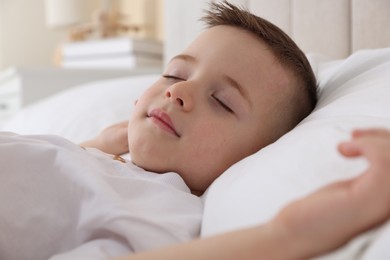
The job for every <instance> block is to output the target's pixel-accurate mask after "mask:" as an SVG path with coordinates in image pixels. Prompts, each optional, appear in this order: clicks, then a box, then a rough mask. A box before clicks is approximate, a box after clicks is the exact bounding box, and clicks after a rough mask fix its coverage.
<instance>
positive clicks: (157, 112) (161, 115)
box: [148, 109, 180, 137]
mask: <svg viewBox="0 0 390 260" xmlns="http://www.w3.org/2000/svg"><path fill="white" fill-rule="evenodd" d="M148 118H150V119H151V120H152V122H153V123H154V124H155V125H156V126H157V127H159V128H160V129H161V130H163V131H165V132H168V133H169V134H172V135H174V136H176V137H180V134H179V133H178V132H177V131H176V129H175V126H174V124H173V122H172V119H171V118H170V117H169V115H168V114H167V113H165V112H164V111H162V110H161V109H153V110H152V111H151V112H150V113H149V114H148Z"/></svg>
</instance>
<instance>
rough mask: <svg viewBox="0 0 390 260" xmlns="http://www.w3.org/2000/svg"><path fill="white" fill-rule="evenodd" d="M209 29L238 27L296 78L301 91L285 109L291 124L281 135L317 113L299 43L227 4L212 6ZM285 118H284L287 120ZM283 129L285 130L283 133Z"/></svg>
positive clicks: (313, 86)
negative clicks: (267, 50)
mask: <svg viewBox="0 0 390 260" xmlns="http://www.w3.org/2000/svg"><path fill="white" fill-rule="evenodd" d="M201 20H202V21H204V22H205V23H206V24H207V26H208V27H209V28H210V27H214V26H218V25H229V26H235V27H238V28H241V29H244V30H246V31H249V32H251V33H253V34H254V35H255V36H257V37H258V38H259V39H260V40H262V41H263V42H264V43H265V44H267V45H268V46H269V47H270V48H271V52H272V53H273V54H274V55H275V57H276V58H277V59H278V61H279V62H280V64H281V65H282V66H283V67H284V68H286V69H287V70H288V71H290V72H291V74H292V75H293V76H294V77H295V82H297V83H298V84H297V85H298V90H297V91H294V93H295V94H294V95H293V97H291V98H290V102H288V103H290V105H289V106H288V107H286V110H287V114H288V118H283V119H286V120H287V122H288V124H287V125H284V126H282V127H281V128H282V129H280V130H281V132H283V133H280V135H281V134H284V133H285V132H287V131H289V130H291V129H292V128H293V127H294V126H295V125H297V124H298V123H299V122H300V121H301V120H302V119H303V118H305V117H306V116H307V115H308V114H310V112H311V111H312V110H313V109H314V107H315V105H316V103H317V83H316V79H315V76H314V73H313V70H312V68H311V66H310V63H309V61H308V60H307V58H306V56H305V54H304V53H303V52H302V51H301V50H300V49H299V47H298V46H297V45H296V43H295V42H294V41H293V40H292V39H291V38H290V37H289V36H288V35H287V34H286V33H284V32H283V31H282V30H281V29H280V28H278V27H277V26H276V25H274V24H272V23H270V22H269V21H267V20H265V19H263V18H261V17H258V16H256V15H254V14H252V13H250V12H249V11H248V10H246V9H243V8H238V7H236V6H234V5H232V4H230V3H228V2H227V1H223V2H221V3H215V2H214V3H210V8H209V10H206V15H205V16H204V17H203V18H202V19H201ZM284 117H285V116H284ZM283 128H284V129H283Z"/></svg>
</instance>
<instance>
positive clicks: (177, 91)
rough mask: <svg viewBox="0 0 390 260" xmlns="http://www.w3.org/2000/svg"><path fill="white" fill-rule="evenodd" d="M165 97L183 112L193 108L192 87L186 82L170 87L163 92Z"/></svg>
mask: <svg viewBox="0 0 390 260" xmlns="http://www.w3.org/2000/svg"><path fill="white" fill-rule="evenodd" d="M165 97H167V98H168V99H169V100H170V101H171V102H173V103H174V104H176V105H178V106H180V107H181V109H183V110H184V111H190V110H191V109H192V108H193V106H194V93H193V86H192V85H191V83H189V82H188V81H182V82H178V83H175V84H173V85H171V86H170V87H169V88H167V90H166V91H165Z"/></svg>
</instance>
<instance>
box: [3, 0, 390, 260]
mask: <svg viewBox="0 0 390 260" xmlns="http://www.w3.org/2000/svg"><path fill="white" fill-rule="evenodd" d="M232 2H234V3H236V4H241V5H244V6H247V7H248V8H249V9H250V10H251V11H253V12H254V13H256V14H258V15H261V16H263V17H265V18H267V19H269V20H271V21H273V22H274V23H276V24H277V25H279V26H280V27H281V28H283V29H284V30H285V31H286V32H288V33H289V34H290V35H291V36H292V37H293V38H294V39H295V40H296V41H297V43H298V44H299V45H300V46H301V47H302V48H303V50H304V51H305V52H306V53H307V56H308V58H309V60H310V62H311V64H312V66H313V68H314V70H315V72H316V74H317V78H318V82H319V86H320V93H319V102H318V105H317V107H316V108H315V110H314V111H313V113H311V114H310V115H309V116H308V117H307V118H306V119H304V120H303V121H302V122H301V123H300V124H299V125H298V126H297V127H295V128H294V129H293V130H292V131H290V132H289V133H287V134H286V135H284V136H283V137H282V138H280V139H279V140H278V141H276V142H275V143H273V144H271V145H269V146H268V147H266V148H264V149H262V150H261V151H259V152H257V153H255V154H254V155H252V156H250V157H248V158H246V159H244V160H242V161H240V162H238V163H236V164H235V165H233V166H232V167H231V168H230V169H228V170H227V171H226V172H225V173H224V174H223V175H222V176H220V177H219V178H218V179H217V180H216V181H215V182H214V183H213V184H212V185H211V187H210V188H209V189H208V190H207V192H206V193H205V194H204V195H203V199H204V202H205V211H204V218H203V224H202V230H201V235H202V236H210V235H213V234H218V233H221V232H225V231H229V230H234V229H237V228H240V227H245V226H250V225H254V224H259V223H264V222H266V221H268V220H269V219H270V218H272V217H273V216H274V215H275V214H276V213H277V212H278V211H279V210H280V209H281V208H282V207H283V206H284V205H286V204H287V203H289V202H290V201H292V200H294V199H296V198H299V197H301V196H304V195H306V194H308V193H310V192H312V191H314V190H316V189H318V188H319V187H321V186H323V185H325V184H327V183H330V182H332V181H335V180H340V179H346V178H350V177H353V176H356V175H357V174H359V173H360V172H362V171H363V170H364V169H365V168H366V167H367V162H366V161H365V160H363V159H356V160H346V159H344V158H343V157H341V156H340V155H339V154H338V153H337V151H336V145H337V143H338V142H340V141H342V140H346V139H348V138H349V134H350V131H351V130H352V129H354V128H357V127H385V128H389V129H390V31H389V30H386V29H385V28H387V25H388V24H389V23H390V20H389V18H388V17H390V1H387V0H291V1H290V0H277V1H276V0H275V1H267V0H253V1H250V0H246V1H245V0H241V1H237V0H236V1H232ZM206 4H207V1H204V0H202V1H200V0H192V1H182V0H166V1H165V5H166V8H165V15H166V21H165V22H166V24H165V26H166V28H165V31H166V35H167V41H166V46H165V59H166V60H169V58H170V57H172V55H173V54H175V53H177V52H178V51H180V50H181V49H182V48H183V47H184V46H185V45H186V44H187V43H188V42H189V41H191V40H192V39H193V38H194V36H195V35H196V34H197V32H198V31H199V30H200V29H201V24H200V23H198V22H197V19H198V18H199V16H200V15H201V10H202V8H205V5H206ZM178 21H180V22H178ZM308 21H309V22H308ZM158 77H159V75H158V74H150V75H141V76H133V77H126V78H118V79H110V80H104V81H103V80H102V81H97V82H91V83H87V84H83V85H79V86H75V87H73V88H71V89H69V90H66V91H63V92H60V93H58V94H56V95H54V96H52V97H49V98H46V99H44V100H41V101H39V102H37V103H35V104H33V105H30V106H28V107H26V108H24V109H23V110H22V111H20V112H19V113H18V114H17V115H15V116H14V117H13V118H11V119H10V120H9V121H8V122H6V123H5V124H4V126H3V130H7V131H14V132H17V133H21V134H23V133H29V134H35V133H39V134H41V133H49V134H58V135H62V136H64V137H66V138H68V139H70V140H72V141H74V142H81V141H83V140H86V139H88V138H90V137H91V136H95V135H96V134H97V133H98V132H99V131H100V130H101V129H102V128H104V127H105V126H107V125H109V124H112V123H116V122H118V121H122V120H126V119H127V118H128V117H129V115H130V113H131V110H132V104H133V101H134V100H135V99H136V98H137V96H139V95H140V93H142V91H143V90H144V89H145V88H147V87H148V86H149V85H150V84H151V83H152V82H153V81H154V80H155V79H157V78H158ZM86 95H88V96H89V97H90V98H89V99H88V100H85V99H80V97H83V96H86ZM389 243H390V223H385V224H384V225H382V226H380V227H378V228H377V229H376V230H372V231H369V232H367V233H365V234H363V235H361V236H359V237H356V238H355V239H354V240H352V241H351V242H350V243H349V244H348V245H345V246H344V247H342V248H340V249H339V250H337V251H335V252H332V253H330V254H328V255H325V256H322V257H321V259H331V260H338V259H362V260H378V259H390V249H389V247H388V244H389ZM282 247H283V245H281V250H282Z"/></svg>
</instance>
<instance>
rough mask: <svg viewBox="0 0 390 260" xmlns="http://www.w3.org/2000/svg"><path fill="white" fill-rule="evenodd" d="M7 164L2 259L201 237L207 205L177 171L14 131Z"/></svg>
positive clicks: (110, 253) (0, 138) (100, 252)
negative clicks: (157, 170) (163, 171)
mask: <svg viewBox="0 0 390 260" xmlns="http://www.w3.org/2000/svg"><path fill="white" fill-rule="evenodd" d="M0 165H1V172H0V212H1V214H0V230H1V232H0V259H4V260H6V259H9V260H18V259H20V260H25V259H31V260H34V259H36V260H39V259H51V260H60V259H64V260H65V259H72V260H77V259H80V260H81V259H82V260H87V259H91V260H92V259H93V260H97V259H110V258H112V257H114V256H121V255H128V254H131V253H134V252H139V251H144V250H150V249H153V248H155V247H161V246H166V245H170V244H173V243H178V242H182V241H188V240H191V239H193V238H195V237H197V236H198V235H199V229H200V222H201V217H202V209H203V203H202V201H201V199H200V198H199V197H197V196H195V195H192V194H191V191H190V190H189V189H188V187H187V186H186V185H185V183H184V181H183V180H182V178H181V177H180V176H179V175H178V174H176V173H166V174H156V173H151V172H146V171H144V170H143V169H141V168H139V167H136V166H134V165H133V164H132V163H131V162H129V161H127V162H123V161H118V160H114V159H113V158H112V156H111V155H108V154H105V153H102V152H100V151H98V150H96V149H87V150H85V149H82V148H81V147H79V146H77V145H75V144H73V143H71V142H69V141H67V140H65V139H63V138H60V137H57V136H46V135H45V136H33V135H30V136H28V135H24V136H17V135H14V134H11V133H0ZM156 202H157V203H156Z"/></svg>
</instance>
